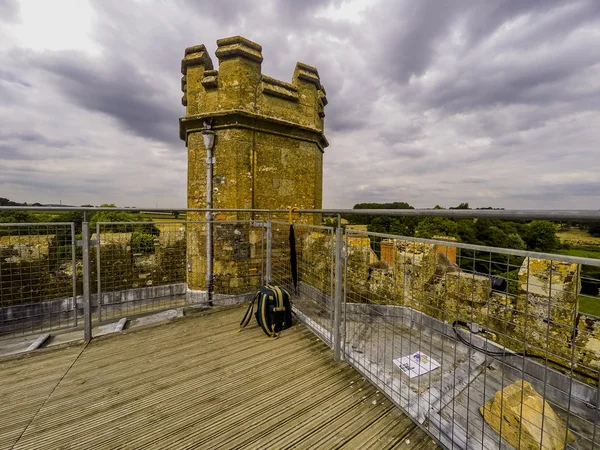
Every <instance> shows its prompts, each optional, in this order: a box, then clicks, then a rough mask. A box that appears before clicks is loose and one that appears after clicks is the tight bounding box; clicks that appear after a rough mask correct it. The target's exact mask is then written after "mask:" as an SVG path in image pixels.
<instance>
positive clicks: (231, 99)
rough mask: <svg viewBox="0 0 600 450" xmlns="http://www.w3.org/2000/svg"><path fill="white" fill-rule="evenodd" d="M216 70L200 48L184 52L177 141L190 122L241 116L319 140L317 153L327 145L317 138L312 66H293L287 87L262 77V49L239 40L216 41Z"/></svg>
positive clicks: (319, 111) (320, 104) (319, 120)
mask: <svg viewBox="0 0 600 450" xmlns="http://www.w3.org/2000/svg"><path fill="white" fill-rule="evenodd" d="M215 54H216V56H217V58H218V60H219V68H218V70H215V69H214V66H213V62H212V59H211V57H210V55H209V54H208V53H207V51H206V47H205V46H204V45H196V46H193V47H189V48H187V49H186V50H185V55H184V58H183V60H182V62H181V73H182V74H183V77H182V79H181V90H182V91H183V97H182V100H181V101H182V104H183V105H184V106H186V117H185V118H182V121H181V133H180V134H181V138H182V139H184V140H187V139H186V129H188V128H189V127H188V124H189V122H190V121H193V119H194V118H196V119H202V118H203V117H208V116H211V117H219V116H223V115H231V114H234V113H238V114H241V115H243V116H245V117H248V118H254V119H255V120H258V121H262V122H264V123H267V122H269V123H273V124H277V125H278V126H285V122H289V124H290V126H299V127H302V128H304V129H306V131H307V132H309V131H313V132H316V133H318V134H320V135H321V138H320V139H317V140H318V141H319V146H320V147H321V150H322V149H323V148H324V147H326V146H327V141H326V140H325V138H324V137H323V136H322V133H323V120H324V117H325V112H324V109H325V105H327V97H326V92H325V88H324V87H323V85H322V84H321V80H320V77H319V72H318V70H317V69H316V68H315V67H312V66H309V65H307V64H304V63H300V62H299V63H297V64H296V67H295V69H294V73H293V76H292V82H291V83H287V82H284V81H280V80H277V79H275V78H271V77H268V76H266V75H263V74H262V72H261V63H262V61H263V56H262V47H261V46H260V45H259V44H257V43H255V42H252V41H250V40H248V39H246V38H243V37H241V36H233V37H228V38H225V39H219V40H218V41H217V51H216V53H215Z"/></svg>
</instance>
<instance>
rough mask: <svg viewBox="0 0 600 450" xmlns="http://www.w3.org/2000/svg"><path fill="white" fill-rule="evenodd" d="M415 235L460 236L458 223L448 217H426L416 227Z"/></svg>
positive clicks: (421, 236) (429, 236)
mask: <svg viewBox="0 0 600 450" xmlns="http://www.w3.org/2000/svg"><path fill="white" fill-rule="evenodd" d="M415 236H417V237H420V238H432V237H434V236H448V237H456V238H458V237H459V234H458V224H457V223H456V222H455V221H453V220H451V219H448V218H446V217H426V218H425V219H423V220H422V221H421V222H419V224H418V225H417V227H416V228H415Z"/></svg>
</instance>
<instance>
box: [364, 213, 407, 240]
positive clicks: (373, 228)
mask: <svg viewBox="0 0 600 450" xmlns="http://www.w3.org/2000/svg"><path fill="white" fill-rule="evenodd" d="M406 219H409V220H406ZM367 231H370V232H373V233H388V234H398V235H401V236H412V235H413V234H414V220H410V218H403V217H389V216H378V217H375V218H374V219H373V220H372V221H371V223H370V224H369V225H367Z"/></svg>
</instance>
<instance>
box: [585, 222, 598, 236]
mask: <svg viewBox="0 0 600 450" xmlns="http://www.w3.org/2000/svg"><path fill="white" fill-rule="evenodd" d="M587 230H588V233H590V234H591V235H592V236H595V237H600V222H594V223H590V224H589V225H588V226H587Z"/></svg>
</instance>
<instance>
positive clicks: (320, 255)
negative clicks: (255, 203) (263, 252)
mask: <svg viewBox="0 0 600 450" xmlns="http://www.w3.org/2000/svg"><path fill="white" fill-rule="evenodd" d="M271 230H272V231H271V233H272V250H271V252H272V253H271V254H272V281H273V282H274V283H275V284H278V285H280V286H283V287H284V288H285V289H286V290H287V291H288V292H290V294H291V298H292V305H293V308H294V311H295V313H296V316H297V317H298V318H299V319H300V320H301V321H303V322H304V323H305V324H306V325H307V326H308V327H309V328H311V329H312V330H313V331H314V332H315V333H316V334H317V335H318V336H319V337H320V338H321V339H322V340H323V341H325V342H326V343H327V344H328V345H330V346H331V345H332V342H333V337H332V336H333V324H334V299H333V297H334V250H335V233H334V231H335V230H334V229H333V228H331V227H325V226H317V225H310V224H303V223H295V224H294V225H293V231H291V230H290V224H289V223H285V222H277V221H273V222H271ZM291 232H293V234H292V235H291V236H290V233H291ZM292 248H293V249H294V250H295V253H296V262H297V280H296V283H294V277H293V273H292V263H291V257H292V255H291V251H292Z"/></svg>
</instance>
